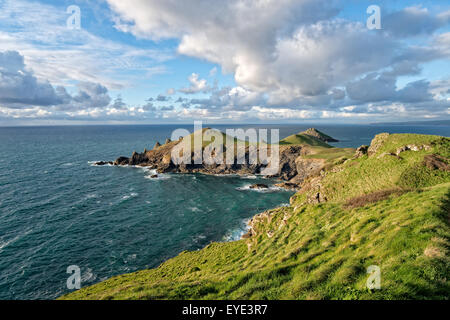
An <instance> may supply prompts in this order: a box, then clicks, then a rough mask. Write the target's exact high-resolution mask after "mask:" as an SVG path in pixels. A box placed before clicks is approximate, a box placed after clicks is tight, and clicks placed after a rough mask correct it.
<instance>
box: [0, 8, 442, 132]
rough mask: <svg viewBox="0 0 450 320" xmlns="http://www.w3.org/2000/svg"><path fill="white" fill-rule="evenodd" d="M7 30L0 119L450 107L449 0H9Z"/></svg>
mask: <svg viewBox="0 0 450 320" xmlns="http://www.w3.org/2000/svg"><path fill="white" fill-rule="evenodd" d="M72 5H75V6H77V7H79V8H80V20H81V28H80V29H79V30H73V29H70V28H68V27H67V19H68V18H69V17H70V16H71V14H70V13H67V11H66V10H67V8H68V7H69V6H72ZM370 5H378V6H379V7H380V8H381V16H380V17H381V29H380V30H369V29H368V28H367V26H366V20H367V19H368V18H369V16H370V14H367V12H366V10H367V8H368V6H370ZM0 43H1V44H2V46H0V125H36V124H86V123H92V124H94V123H95V124H96V123H105V124H107V123H124V124H128V123H139V124H141V123H189V122H192V121H193V120H203V121H206V122H211V123H245V122H252V123H253V122H261V123H283V122H333V123H337V122H342V123H366V122H376V121H383V122H386V121H408V120H427V119H430V120H431V119H433V120H436V119H449V118H450V72H449V70H450V59H449V58H450V1H409V0H389V1H376V0H371V1H363V0H349V1H339V0H331V1H330V0H297V1H293V0H282V1H258V0H255V1H241V0H230V1H219V0H209V1H205V0H190V1H181V0H178V1H175V0H129V1H126V2H124V1H120V0H103V1H91V0H64V1H60V0H59V1H55V0H40V1H29V0H0Z"/></svg>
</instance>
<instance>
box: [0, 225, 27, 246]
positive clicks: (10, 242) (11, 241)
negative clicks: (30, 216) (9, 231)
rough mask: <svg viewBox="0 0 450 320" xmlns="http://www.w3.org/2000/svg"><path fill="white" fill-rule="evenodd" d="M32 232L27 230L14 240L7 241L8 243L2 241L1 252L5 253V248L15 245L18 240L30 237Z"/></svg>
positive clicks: (0, 244) (0, 243)
mask: <svg viewBox="0 0 450 320" xmlns="http://www.w3.org/2000/svg"><path fill="white" fill-rule="evenodd" d="M30 232H31V229H30V230H27V231H25V232H23V233H21V234H19V235H17V236H15V237H14V238H12V239H10V240H7V241H0V252H2V251H3V249H4V248H6V247H7V246H9V245H10V244H13V243H14V242H16V241H17V240H19V239H21V238H22V237H24V236H26V235H28V234H29V233H30Z"/></svg>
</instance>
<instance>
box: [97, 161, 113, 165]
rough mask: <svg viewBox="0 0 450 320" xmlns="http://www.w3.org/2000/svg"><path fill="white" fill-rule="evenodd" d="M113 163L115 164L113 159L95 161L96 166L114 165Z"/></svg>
mask: <svg viewBox="0 0 450 320" xmlns="http://www.w3.org/2000/svg"><path fill="white" fill-rule="evenodd" d="M112 164H114V163H113V162H112V161H99V162H96V163H95V165H96V166H106V165H112Z"/></svg>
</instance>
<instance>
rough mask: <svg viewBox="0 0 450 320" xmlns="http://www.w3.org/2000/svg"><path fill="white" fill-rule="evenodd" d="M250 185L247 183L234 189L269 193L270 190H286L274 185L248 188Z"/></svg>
mask: <svg viewBox="0 0 450 320" xmlns="http://www.w3.org/2000/svg"><path fill="white" fill-rule="evenodd" d="M251 186H252V185H251V184H248V185H245V186H243V187H238V188H236V190H238V191H254V192H260V193H271V192H280V191H287V190H286V189H284V188H280V187H276V186H269V188H265V189H263V188H250V187H251Z"/></svg>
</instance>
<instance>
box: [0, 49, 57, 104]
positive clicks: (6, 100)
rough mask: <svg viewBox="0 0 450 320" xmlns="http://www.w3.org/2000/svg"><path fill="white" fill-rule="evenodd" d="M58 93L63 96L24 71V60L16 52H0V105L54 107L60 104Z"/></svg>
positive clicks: (30, 73)
mask: <svg viewBox="0 0 450 320" xmlns="http://www.w3.org/2000/svg"><path fill="white" fill-rule="evenodd" d="M58 93H62V95H63V94H64V92H61V89H60V90H59V91H58V92H57V91H55V89H54V88H53V87H52V86H51V85H50V83H49V82H48V81H40V80H38V79H37V78H36V77H35V76H34V75H33V73H32V72H31V71H28V70H26V68H25V63H24V58H23V56H21V55H20V54H19V53H18V52H17V51H6V52H0V103H2V104H4V105H7V106H9V107H11V108H21V107H23V106H24V105H33V106H49V105H55V104H60V103H62V99H61V98H62V97H61V96H59V95H58Z"/></svg>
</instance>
